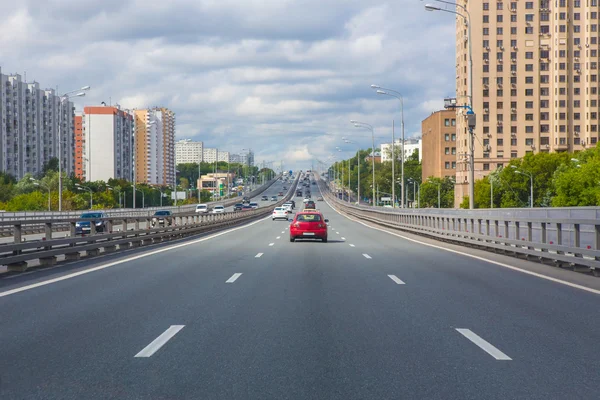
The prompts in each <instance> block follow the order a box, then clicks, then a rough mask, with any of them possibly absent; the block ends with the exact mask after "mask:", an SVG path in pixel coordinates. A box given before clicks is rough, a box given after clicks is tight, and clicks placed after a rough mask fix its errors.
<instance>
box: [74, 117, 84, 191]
mask: <svg viewBox="0 0 600 400" xmlns="http://www.w3.org/2000/svg"><path fill="white" fill-rule="evenodd" d="M74 125H75V127H74V130H73V133H74V135H75V137H74V138H75V144H74V146H75V152H74V157H75V166H74V168H75V176H76V177H78V178H79V179H81V180H83V181H85V155H84V151H85V149H84V143H85V139H84V135H83V113H81V112H78V113H76V114H75V119H74Z"/></svg>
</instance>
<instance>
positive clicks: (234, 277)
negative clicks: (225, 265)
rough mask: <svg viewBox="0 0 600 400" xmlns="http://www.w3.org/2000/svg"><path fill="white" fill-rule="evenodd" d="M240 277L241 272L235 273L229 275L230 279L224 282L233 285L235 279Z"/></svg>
mask: <svg viewBox="0 0 600 400" xmlns="http://www.w3.org/2000/svg"><path fill="white" fill-rule="evenodd" d="M240 276H242V273H241V272H236V273H235V274H233V275H231V278H229V279H227V280H226V281H225V283H233V282H235V281H236V280H237V278H239V277H240Z"/></svg>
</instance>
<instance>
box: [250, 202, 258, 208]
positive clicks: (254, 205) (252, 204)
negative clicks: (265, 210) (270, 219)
mask: <svg viewBox="0 0 600 400" xmlns="http://www.w3.org/2000/svg"><path fill="white" fill-rule="evenodd" d="M249 205H250V207H252V208H253V209H257V208H258V203H254V202H252V203H250V204H249Z"/></svg>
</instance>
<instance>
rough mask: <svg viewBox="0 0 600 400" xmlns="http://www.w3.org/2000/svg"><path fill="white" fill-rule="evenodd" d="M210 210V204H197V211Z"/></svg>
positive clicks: (205, 211)
mask: <svg viewBox="0 0 600 400" xmlns="http://www.w3.org/2000/svg"><path fill="white" fill-rule="evenodd" d="M208 211H209V210H208V204H198V205H197V206H196V212H197V213H207V212H208Z"/></svg>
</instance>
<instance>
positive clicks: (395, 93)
mask: <svg viewBox="0 0 600 400" xmlns="http://www.w3.org/2000/svg"><path fill="white" fill-rule="evenodd" d="M371 88H372V89H378V90H377V94H381V95H385V96H390V97H395V98H396V99H398V100H400V115H401V119H402V120H401V124H402V146H401V151H402V154H401V156H400V157H401V158H400V162H401V163H402V165H401V170H402V172H401V174H402V186H401V187H400V208H404V97H402V94H400V92H398V91H396V90H392V89H386V88H382V87H381V86H378V85H371ZM395 141H396V138H395V137H394V129H392V180H395V173H396V171H395V169H396V168H395V163H396V152H395V145H396V143H395ZM392 198H393V199H394V204H393V206H392V207H396V192H395V189H394V188H393V187H392Z"/></svg>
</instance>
